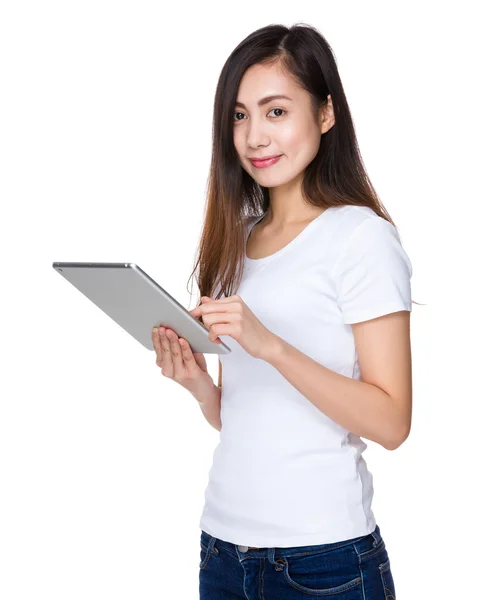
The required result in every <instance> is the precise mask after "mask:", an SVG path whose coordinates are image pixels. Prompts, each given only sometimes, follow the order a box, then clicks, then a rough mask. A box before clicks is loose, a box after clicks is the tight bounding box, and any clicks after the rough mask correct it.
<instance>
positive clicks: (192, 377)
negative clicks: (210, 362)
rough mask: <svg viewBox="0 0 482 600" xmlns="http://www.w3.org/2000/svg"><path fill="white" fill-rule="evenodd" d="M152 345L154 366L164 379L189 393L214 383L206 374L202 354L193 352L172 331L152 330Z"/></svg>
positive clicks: (205, 365) (162, 328)
mask: <svg viewBox="0 0 482 600" xmlns="http://www.w3.org/2000/svg"><path fill="white" fill-rule="evenodd" d="M152 343H153V346H154V350H155V351H156V365H157V366H158V367H160V368H161V370H162V374H163V375H164V376H165V377H169V379H173V380H174V381H176V382H177V383H179V384H180V385H182V387H184V388H186V389H187V390H188V391H190V392H191V393H194V392H195V391H196V390H198V389H200V388H202V387H204V386H205V385H206V383H208V384H212V383H214V382H213V379H212V377H211V375H209V373H208V369H207V364H206V359H205V358H204V354H203V353H202V352H193V351H192V350H191V346H190V345H189V343H188V342H187V341H186V340H185V339H184V338H179V337H178V336H177V334H176V332H175V331H173V330H172V329H168V328H166V327H159V328H154V329H153V330H152Z"/></svg>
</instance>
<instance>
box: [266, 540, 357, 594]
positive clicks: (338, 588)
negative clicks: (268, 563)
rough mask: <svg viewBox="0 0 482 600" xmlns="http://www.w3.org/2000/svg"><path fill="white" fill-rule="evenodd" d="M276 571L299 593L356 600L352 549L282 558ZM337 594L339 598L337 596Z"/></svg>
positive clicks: (355, 570)
mask: <svg viewBox="0 0 482 600" xmlns="http://www.w3.org/2000/svg"><path fill="white" fill-rule="evenodd" d="M277 564H278V566H277V567H276V568H277V570H279V571H281V570H283V571H284V576H285V579H286V581H287V582H288V583H289V584H290V586H291V587H293V588H295V589H296V590H298V591H299V592H303V593H304V594H307V595H312V596H331V595H335V594H336V598H337V600H359V598H360V588H359V586H360V585H361V583H362V579H361V577H360V571H359V568H358V560H357V557H356V554H355V553H354V551H353V547H352V546H345V547H342V548H337V549H336V550H331V551H329V552H313V553H309V554H304V555H302V554H298V555H297V554H296V553H294V554H293V555H289V556H285V557H284V558H280V559H278V560H277ZM340 594H341V595H340Z"/></svg>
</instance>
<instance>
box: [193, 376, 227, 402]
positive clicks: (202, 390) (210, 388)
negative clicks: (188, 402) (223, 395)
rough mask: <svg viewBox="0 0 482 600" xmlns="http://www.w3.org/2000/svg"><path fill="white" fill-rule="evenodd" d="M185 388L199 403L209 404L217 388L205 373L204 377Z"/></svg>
mask: <svg viewBox="0 0 482 600" xmlns="http://www.w3.org/2000/svg"><path fill="white" fill-rule="evenodd" d="M187 389H188V391H189V392H191V394H192V395H193V396H194V398H196V400H197V401H198V402H199V404H209V403H210V402H212V400H213V398H215V397H216V394H217V392H218V389H219V388H218V386H217V385H216V384H215V383H214V381H213V378H212V377H211V376H210V375H207V377H206V379H203V380H201V381H196V382H195V383H192V384H191V385H188V386H187Z"/></svg>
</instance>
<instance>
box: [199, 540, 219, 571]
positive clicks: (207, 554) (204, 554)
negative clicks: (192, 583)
mask: <svg viewBox="0 0 482 600" xmlns="http://www.w3.org/2000/svg"><path fill="white" fill-rule="evenodd" d="M215 543H216V538H214V537H212V536H211V535H209V534H207V533H205V532H204V531H203V532H202V533H201V541H200V546H201V548H200V553H199V558H200V562H199V568H200V569H204V568H205V567H206V565H207V564H208V562H209V559H210V558H211V556H213V555H214V556H216V555H217V554H219V550H218V549H217V548H216V546H215V545H214V544H215Z"/></svg>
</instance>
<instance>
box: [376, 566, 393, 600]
mask: <svg viewBox="0 0 482 600" xmlns="http://www.w3.org/2000/svg"><path fill="white" fill-rule="evenodd" d="M378 568H379V570H380V577H381V578H382V583H383V591H384V592H385V600H396V599H395V583H394V581H393V577H392V571H391V569H390V559H387V560H386V561H385V562H384V563H382V564H381V565H379V567H378Z"/></svg>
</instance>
